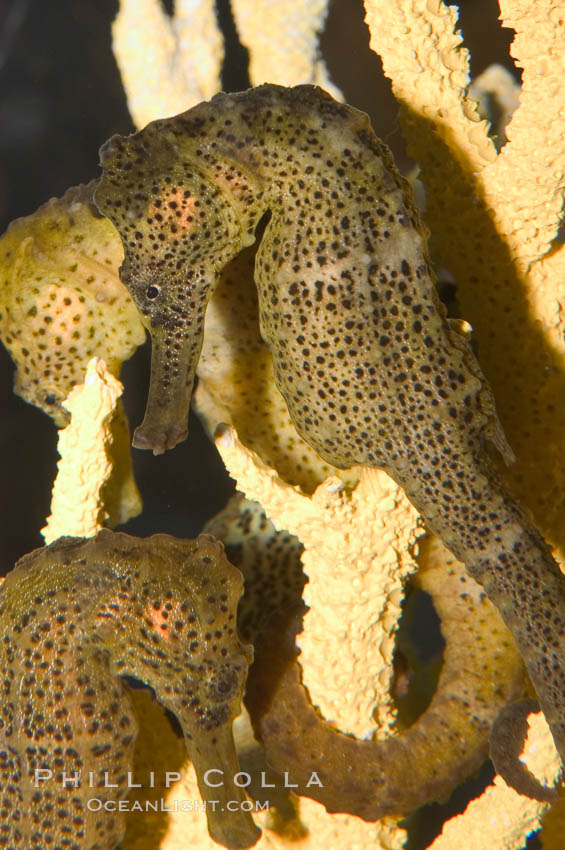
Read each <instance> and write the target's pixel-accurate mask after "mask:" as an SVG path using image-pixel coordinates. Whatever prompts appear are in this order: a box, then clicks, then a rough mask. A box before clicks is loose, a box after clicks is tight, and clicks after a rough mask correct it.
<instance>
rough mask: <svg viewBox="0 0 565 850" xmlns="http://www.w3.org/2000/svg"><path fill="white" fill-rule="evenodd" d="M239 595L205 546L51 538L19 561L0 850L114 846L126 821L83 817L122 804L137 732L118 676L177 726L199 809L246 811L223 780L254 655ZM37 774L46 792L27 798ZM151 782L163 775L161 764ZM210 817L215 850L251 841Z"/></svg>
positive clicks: (13, 589) (7, 598) (6, 633)
mask: <svg viewBox="0 0 565 850" xmlns="http://www.w3.org/2000/svg"><path fill="white" fill-rule="evenodd" d="M241 590H242V580H241V576H240V574H239V572H238V571H237V570H236V569H235V568H234V567H232V566H231V564H229V563H228V561H227V560H226V558H225V556H224V554H223V548H222V546H221V544H219V543H217V542H215V541H214V540H213V538H211V537H209V536H207V535H201V536H200V537H199V538H198V539H197V540H177V539H175V538H173V537H170V536H169V535H165V534H158V535H155V536H153V537H150V538H147V539H141V538H136V537H129V536H128V535H126V534H117V533H112V532H110V531H102V532H100V534H99V535H98V536H97V537H96V538H93V539H90V540H84V539H81V538H70V537H63V538H60V539H59V540H58V541H56V542H55V543H53V544H52V545H51V546H48V547H47V548H45V549H38V550H36V551H35V552H32V553H31V554H30V555H27V556H26V557H24V558H22V559H21V560H20V561H19V562H18V564H17V565H16V567H15V569H14V570H13V571H12V572H11V573H10V574H9V575H8V576H7V578H6V580H5V582H4V584H3V585H2V588H1V590H0V618H1V620H0V622H1V624H2V626H1V629H2V632H1V643H0V646H1V650H0V655H1V662H2V670H3V671H4V679H3V692H2V705H1V708H0V723H1V725H0V770H1V774H0V777H1V800H2V812H1V818H0V847H5V848H9V850H47V848H49V850H63V848H65V850H113V848H115V847H116V846H117V844H118V842H119V841H120V839H121V838H122V836H123V831H124V823H123V818H122V815H120V814H116V813H115V812H105V811H104V810H102V811H101V812H93V811H90V810H89V808H88V805H87V804H88V800H89V799H92V798H97V799H99V800H102V801H106V800H120V799H122V798H124V797H125V796H126V794H127V790H128V789H127V779H126V774H127V772H128V771H131V770H132V756H133V746H134V741H135V737H136V734H137V723H136V720H135V717H134V715H133V711H132V705H131V701H130V698H129V696H128V693H127V690H126V689H125V688H124V686H123V685H122V683H121V681H120V678H119V677H120V676H123V675H129V676H134V677H135V678H137V679H139V680H141V681H142V682H144V683H146V684H148V685H150V686H151V687H152V688H153V690H154V692H155V695H156V697H157V699H158V700H159V701H160V702H161V703H162V705H164V706H165V707H166V708H168V709H169V710H170V711H172V712H173V714H175V716H176V717H177V719H178V721H179V723H180V725H181V727H182V730H183V732H184V737H185V741H186V745H187V749H188V752H189V755H190V758H191V759H192V761H193V762H194V765H195V768H196V772H197V775H198V778H199V784H200V788H201V792H202V794H203V797H204V799H211V798H214V799H218V798H221V802H222V803H225V801H226V800H239V801H241V800H244V799H245V797H244V795H243V792H242V791H241V789H238V788H236V787H235V786H233V784H232V783H231V781H230V777H231V776H233V774H234V773H237V770H238V767H237V758H236V755H235V748H234V743H233V738H232V730H231V725H232V720H233V718H234V717H235V715H236V714H237V713H238V712H239V706H240V699H241V693H242V690H243V686H244V682H245V677H246V673H247V665H248V662H249V660H250V654H251V653H250V649H249V648H248V647H247V646H245V645H243V644H241V643H240V642H239V639H238V637H237V630H236V619H235V618H236V609H237V603H238V600H239V596H240V595H241ZM212 767H214V768H220V769H224V770H225V777H224V781H225V785H224V786H223V787H221V788H214V789H210V788H208V787H207V786H206V785H205V784H203V782H202V777H203V773H204V771H206V770H207V769H208V768H212ZM36 768H41V769H45V770H47V769H48V770H51V771H52V779H50V780H47V781H44V782H43V781H40V782H38V783H37V786H36V783H35V773H34V771H35V769H36ZM155 770H158V771H166V770H167V765H166V764H160V763H159V759H158V756H156V759H155ZM75 771H76V772H78V777H79V781H80V787H76V788H75V787H73V785H71V784H68V785H66V786H64V785H63V783H62V774H63V773H64V772H65V773H66V774H67V777H69V776H74V774H75ZM91 771H92V777H93V778H92V780H91V782H90V781H89V779H90V772H91ZM105 773H107V775H108V778H107V782H106V783H105V778H104V774H105ZM42 776H44V777H45V776H46V774H42ZM91 784H92V785H93V786H94V787H90V786H91ZM105 784H106V785H107V786H108V787H104V785H105ZM114 784H117V785H118V787H117V788H116V787H109V786H111V785H114ZM211 792H212V793H211ZM224 797H225V799H223V798H224ZM207 816H208V827H209V830H210V834H211V835H212V837H213V838H214V839H215V840H216V841H218V842H219V843H221V844H224V845H226V846H228V847H247V846H249V845H251V844H253V843H254V842H255V841H256V840H257V838H258V835H259V831H258V830H257V829H256V828H255V827H254V825H253V822H252V820H251V817H250V815H249V814H248V813H244V812H239V811H236V812H232V813H229V812H225V813H222V806H221V805H219V806H217V810H216V812H212V810H211V808H210V807H208V809H207Z"/></svg>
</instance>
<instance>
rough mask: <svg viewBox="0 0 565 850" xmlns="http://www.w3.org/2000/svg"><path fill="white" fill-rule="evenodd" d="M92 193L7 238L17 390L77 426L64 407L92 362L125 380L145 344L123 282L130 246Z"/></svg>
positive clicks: (3, 268) (7, 319)
mask: <svg viewBox="0 0 565 850" xmlns="http://www.w3.org/2000/svg"><path fill="white" fill-rule="evenodd" d="M92 190H93V184H92V183H89V184H88V185H87V186H73V187H72V188H71V189H69V190H68V191H67V192H65V194H64V195H63V197H62V198H52V199H51V200H50V201H48V202H47V203H46V204H43V206H41V207H40V208H39V209H38V210H36V211H35V212H34V213H33V214H32V215H29V216H25V218H18V219H16V221H13V222H12V223H11V225H10V226H9V228H8V230H7V231H6V233H5V234H4V235H3V236H2V238H1V239H0V275H1V278H0V279H1V284H0V339H1V340H2V342H3V343H4V345H5V346H6V348H7V349H8V351H9V352H10V354H11V356H12V358H13V360H14V363H15V365H16V376H15V382H14V390H15V392H16V393H17V394H18V395H20V396H21V397H22V398H24V399H25V400H26V401H28V402H30V404H35V405H36V406H37V407H40V408H41V409H42V410H44V411H45V412H46V413H48V414H49V415H50V416H52V417H53V419H54V420H55V422H56V423H57V425H66V424H67V423H68V422H69V418H70V417H69V412H68V410H66V409H65V408H64V407H63V406H62V402H63V401H64V400H65V399H66V398H67V396H68V394H69V393H70V391H71V390H72V388H73V387H74V386H75V385H76V384H80V383H82V381H83V380H84V374H85V372H86V366H87V363H88V361H89V360H90V359H91V358H92V357H101V358H102V359H103V360H104V361H105V362H106V365H107V366H108V369H109V370H110V371H111V372H112V374H113V375H115V376H116V377H118V376H119V373H120V369H121V366H122V363H123V362H124V360H127V359H128V357H131V355H132V354H133V352H134V351H135V349H136V347H137V346H138V345H141V344H142V343H143V341H144V339H145V332H144V328H143V325H142V324H141V322H140V320H139V315H138V313H137V310H136V309H135V306H134V305H133V303H132V300H131V298H130V296H129V294H128V292H127V291H126V290H124V287H123V286H122V284H121V282H120V280H119V277H118V268H119V264H120V262H121V260H122V257H123V251H122V247H121V245H120V243H119V241H118V240H117V239H116V234H115V230H114V228H113V227H112V225H111V224H110V222H108V221H107V220H106V219H105V218H103V217H102V216H101V215H100V213H99V212H98V210H97V209H96V208H95V206H94V204H93V202H92Z"/></svg>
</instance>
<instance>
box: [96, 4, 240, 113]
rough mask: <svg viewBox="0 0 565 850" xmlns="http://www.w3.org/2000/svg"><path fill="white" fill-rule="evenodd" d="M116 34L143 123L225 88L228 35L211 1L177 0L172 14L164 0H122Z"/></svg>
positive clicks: (131, 100)
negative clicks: (222, 83) (223, 67)
mask: <svg viewBox="0 0 565 850" xmlns="http://www.w3.org/2000/svg"><path fill="white" fill-rule="evenodd" d="M112 37H113V48H114V55H115V57H116V61H117V63H118V67H119V69H120V73H121V75H122V82H123V85H124V89H125V91H126V95H127V100H128V108H129V111H130V113H131V116H132V118H133V121H134V123H135V124H136V126H138V127H144V126H145V124H147V123H148V122H149V121H152V120H153V119H154V118H157V117H159V118H163V117H165V116H167V115H176V114H177V113H178V112H183V111H184V110H185V109H188V108H189V107H190V106H193V105H194V104H195V103H198V102H199V101H201V100H203V99H205V98H208V97H211V96H212V95H213V94H215V93H216V92H217V91H219V90H220V71H221V65H222V59H223V53H224V50H223V38H222V35H221V33H220V30H219V28H218V23H217V19H216V12H215V4H214V3H213V2H212V0H176V2H175V11H174V14H173V16H172V18H171V17H169V16H168V15H167V14H166V12H165V11H164V9H163V7H162V4H161V2H160V0H121V3H120V10H119V12H118V15H117V17H116V20H115V21H114V23H113V26H112Z"/></svg>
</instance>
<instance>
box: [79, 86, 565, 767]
mask: <svg viewBox="0 0 565 850" xmlns="http://www.w3.org/2000/svg"><path fill="white" fill-rule="evenodd" d="M101 159H102V165H103V168H104V173H103V176H102V178H101V180H100V183H99V186H98V188H97V190H96V193H95V200H96V204H97V205H98V207H99V209H100V210H101V212H102V213H103V214H104V215H106V216H107V217H109V218H110V219H111V221H112V222H113V223H114V224H115V226H116V227H117V229H118V231H119V233H120V235H121V238H122V241H123V245H124V252H125V259H124V263H123V265H122V267H121V278H122V280H123V282H124V284H125V285H126V286H127V288H128V289H129V291H130V294H131V296H132V298H133V300H134V303H135V304H136V305H137V307H138V309H139V311H140V314H141V317H142V320H143V322H144V324H145V325H146V327H147V328H148V329H149V331H150V334H151V338H152V364H151V384H150V390H149V399H148V404H147V411H146V415H145V419H144V421H143V423H142V425H141V426H140V427H139V428H138V429H137V431H136V433H135V438H134V445H136V446H137V447H140V448H150V449H152V450H153V451H154V452H155V453H159V452H163V451H165V450H166V449H168V448H171V447H173V446H174V445H175V444H176V443H178V442H179V441H180V440H183V439H184V438H185V437H186V434H187V412H188V406H189V403H190V398H191V394H192V386H193V379H194V374H195V369H196V366H197V362H198V358H199V353H200V350H201V346H202V333H203V325H204V315H205V310H206V304H207V302H208V300H209V298H210V296H211V294H212V292H213V290H214V287H215V285H216V283H217V281H218V277H219V275H220V272H221V270H222V269H223V268H224V266H225V265H226V263H227V262H228V261H229V260H230V259H231V258H232V257H233V256H234V255H235V254H237V253H238V252H239V251H240V250H241V249H242V248H243V247H244V246H246V245H249V244H251V243H253V241H254V239H255V231H256V228H257V224H258V222H259V221H261V220H263V221H264V220H265V219H266V218H267V216H268V217H269V219H268V223H267V225H266V227H265V229H264V232H263V236H262V239H261V243H260V245H259V247H258V251H257V256H256V262H255V282H256V285H257V290H258V298H259V317H260V329H261V334H262V336H263V338H264V340H265V342H266V343H267V345H268V346H269V348H270V350H271V354H272V357H273V362H274V372H275V380H276V383H277V386H278V388H279V390H280V392H281V393H282V395H283V397H284V399H285V401H286V404H287V407H288V410H289V413H290V416H291V418H292V421H293V423H294V425H295V427H296V429H297V431H298V433H299V434H300V435H301V436H302V437H303V438H304V440H305V441H306V442H307V443H309V444H310V445H311V446H312V447H313V448H314V449H315V450H316V452H317V453H318V454H319V455H320V456H321V457H322V458H323V459H324V460H325V461H327V462H328V463H330V464H332V465H333V466H335V467H340V468H347V467H351V466H354V465H367V466H375V467H380V468H382V469H385V470H386V471H387V472H388V474H389V475H391V476H392V478H394V479H395V480H396V481H397V482H398V483H399V484H400V485H401V486H402V487H403V488H404V489H405V491H406V493H407V495H408V497H409V499H410V500H411V501H412V502H413V504H414V505H415V507H416V508H417V509H418V510H419V511H420V512H421V514H422V515H423V517H424V519H425V520H426V522H427V524H428V526H429V528H430V529H431V530H432V531H433V532H434V533H435V534H437V535H438V536H439V537H441V538H442V540H443V541H444V543H445V544H446V545H447V546H448V548H449V549H450V550H451V551H452V552H453V554H454V555H455V556H456V557H457V558H458V559H459V560H460V561H462V562H463V563H464V564H465V565H466V567H467V569H468V571H469V573H470V574H471V575H472V576H473V578H475V579H476V580H477V581H478V582H479V583H480V584H482V585H483V587H484V589H485V591H486V592H487V594H488V596H489V597H490V599H491V600H492V601H493V602H494V603H495V604H496V605H497V606H498V608H499V609H500V611H501V613H502V616H503V618H504V620H505V622H506V624H507V625H508V627H509V628H510V630H511V631H512V632H513V634H514V637H515V639H516V641H517V643H518V646H519V648H520V651H521V653H522V656H523V658H524V660H525V663H526V665H527V669H528V672H529V674H530V677H531V679H532V682H533V684H534V687H535V689H536V692H537V695H538V697H539V701H540V704H541V706H542V709H543V711H544V713H545V716H546V718H547V720H548V722H549V725H550V727H551V730H552V733H553V737H554V740H555V743H556V745H557V748H558V750H559V753H560V755H561V757H562V759H563V760H564V761H565V578H564V577H563V574H562V573H561V572H560V570H559V568H558V566H557V564H556V563H555V561H554V560H553V558H552V556H551V554H550V551H549V548H548V546H547V545H546V544H545V542H544V541H543V539H542V538H541V536H540V534H539V533H538V532H537V530H536V529H535V528H534V527H533V525H532V523H531V522H530V520H529V519H528V518H527V517H526V515H525V514H524V512H523V511H522V509H521V508H520V507H519V505H518V504H517V503H516V501H515V500H514V499H513V498H511V496H510V495H509V494H508V493H507V492H506V490H505V488H504V486H503V484H502V482H501V481H500V480H499V478H498V477H497V475H496V474H495V472H494V470H493V469H492V467H491V466H490V464H489V461H488V458H487V455H486V453H485V448H484V444H485V442H486V441H490V442H491V443H493V444H494V446H496V448H498V449H499V450H500V451H501V453H502V454H503V456H504V457H505V459H506V460H507V461H509V460H511V459H512V452H511V450H510V449H509V447H508V445H507V443H506V440H505V438H504V435H503V432H502V428H501V426H500V424H499V422H498V419H497V416H496V412H495V407H494V400H493V397H492V393H491V390H490V388H489V386H488V384H487V382H486V380H485V378H484V376H483V375H482V373H481V370H480V367H479V364H478V362H477V361H476V359H475V357H474V355H473V353H472V351H471V349H470V347H469V345H468V343H467V341H466V339H465V338H464V337H463V336H462V335H461V333H460V332H459V331H458V330H457V326H456V325H455V324H454V323H453V322H450V321H448V320H447V319H446V318H445V315H444V311H443V309H442V307H441V305H440V303H439V301H438V297H437V294H436V287H435V278H434V275H433V272H432V270H431V268H430V262H429V258H428V254H427V247H426V238H427V237H426V230H425V228H424V226H423V224H422V223H421V221H420V218H419V215H418V211H417V209H416V205H415V203H414V199H413V197H412V194H411V191H410V188H409V186H408V184H407V183H406V181H405V180H404V179H403V178H402V177H401V176H400V175H399V173H398V171H397V170H396V168H395V166H394V163H393V161H392V157H391V154H390V152H389V150H388V149H387V147H386V146H385V145H384V144H383V143H382V142H381V141H380V140H379V139H378V138H377V137H376V136H375V134H374V132H373V130H372V128H371V126H370V124H369V121H368V118H367V116H366V115H364V114H362V113H360V112H358V111H357V110H355V109H353V108H351V107H349V106H344V105H341V104H339V103H337V102H335V101H334V100H333V99H332V98H331V97H330V96H329V95H327V94H326V93H325V92H323V91H322V90H320V89H319V88H316V87H313V86H297V87H295V88H288V89H287V88H283V87H279V86H275V85H264V86H260V87H258V88H256V89H250V90H249V91H247V92H243V93H238V94H228V95H226V94H219V95H217V96H216V97H214V98H213V99H212V100H211V101H210V102H208V103H202V104H200V105H198V106H196V107H194V108H193V109H190V110H188V111H187V112H185V113H183V114H181V115H178V116H176V117H174V118H169V119H165V120H161V121H155V122H153V123H151V124H149V125H148V126H147V127H146V128H145V129H144V130H142V131H141V132H139V133H136V134H134V135H133V136H130V137H127V138H122V137H119V136H114V137H113V138H111V139H110V140H109V141H108V142H107V143H106V144H105V145H104V146H103V147H102V150H101ZM320 722H321V721H320Z"/></svg>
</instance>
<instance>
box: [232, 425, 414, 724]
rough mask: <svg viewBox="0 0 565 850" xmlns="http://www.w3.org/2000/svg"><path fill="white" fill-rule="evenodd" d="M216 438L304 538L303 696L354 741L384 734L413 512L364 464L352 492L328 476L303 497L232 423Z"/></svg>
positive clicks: (279, 521) (261, 497)
mask: <svg viewBox="0 0 565 850" xmlns="http://www.w3.org/2000/svg"><path fill="white" fill-rule="evenodd" d="M216 445H217V446H218V450H219V452H220V454H221V455H222V459H223V461H224V463H225V464H226V467H227V469H228V470H229V473H230V475H231V476H232V478H235V480H236V481H237V484H238V488H239V489H240V490H241V491H242V492H244V493H245V494H246V496H247V497H248V498H250V499H253V500H256V501H258V502H260V503H261V505H262V506H263V507H264V509H265V512H266V514H267V516H268V517H269V519H270V520H271V521H272V522H273V523H274V525H275V526H276V528H278V529H284V530H287V531H289V532H290V533H291V534H294V535H295V536H296V537H298V539H299V540H300V541H301V543H303V544H304V553H303V555H302V563H303V564H304V571H305V573H306V575H307V576H308V584H307V585H306V587H305V590H304V601H305V602H306V604H307V605H308V606H309V607H310V610H309V612H308V614H307V615H306V617H305V618H304V630H303V632H302V633H301V634H300V636H299V638H298V643H299V646H300V649H301V666H302V669H303V677H304V684H305V685H306V687H307V688H308V691H309V693H310V696H311V698H312V702H313V703H314V704H315V705H317V706H319V708H320V710H321V712H322V714H323V715H324V717H325V718H326V719H327V720H329V721H335V723H337V725H338V726H339V728H340V729H342V730H343V731H344V732H351V733H352V734H354V735H356V736H357V737H359V738H364V737H365V736H366V735H368V734H371V733H373V732H374V731H375V725H377V730H378V731H379V732H381V733H383V732H385V733H386V731H387V729H389V728H390V726H391V724H392V722H393V720H394V711H393V708H392V704H391V697H390V684H391V676H392V656H393V650H394V634H395V632H396V628H397V625H398V620H399V617H400V610H401V602H402V597H403V589H402V583H403V581H404V580H405V579H406V578H407V576H408V575H409V574H410V572H413V571H414V570H415V567H416V565H415V562H414V561H413V560H412V558H411V556H410V554H409V549H410V546H411V544H413V543H414V542H415V540H416V538H417V536H418V534H419V533H421V531H422V529H421V526H420V525H419V521H418V515H417V513H416V511H415V509H414V508H413V507H412V505H411V504H410V503H409V502H408V500H407V499H406V497H405V496H404V493H403V492H402V490H401V489H400V488H399V487H398V486H397V485H396V484H395V483H394V482H393V481H392V480H391V479H390V478H389V477H388V476H387V475H386V474H385V473H384V472H380V471H376V470H370V471H366V474H365V475H364V476H363V478H362V481H361V483H360V484H359V486H358V487H357V488H356V489H355V490H354V491H353V493H348V491H347V490H345V488H343V486H342V483H341V481H340V480H339V479H338V478H330V479H328V480H327V481H325V482H324V483H323V484H321V485H320V486H319V487H318V489H317V490H316V491H315V493H314V494H313V496H312V497H311V498H310V497H308V496H306V495H303V494H301V493H300V492H299V490H298V488H296V487H291V486H290V485H288V484H286V483H285V482H284V481H282V480H281V479H280V478H279V477H278V476H277V475H276V473H275V471H274V470H272V469H269V468H268V467H267V466H266V465H265V464H264V463H263V461H261V459H260V458H259V457H258V456H257V455H255V454H254V452H251V451H249V449H246V448H245V447H244V446H243V445H242V444H241V443H240V442H239V440H238V438H237V435H236V434H235V431H234V430H233V429H225V430H223V431H222V432H221V433H220V436H219V437H218V439H217V441H216ZM329 658H331V659H332V674H331V676H328V671H327V659H329ZM361 681H362V682H363V687H362V688H360V687H359V684H360V682H361ZM375 707H376V709H377V722H376V723H375V719H374V717H373V712H374V710H375Z"/></svg>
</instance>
